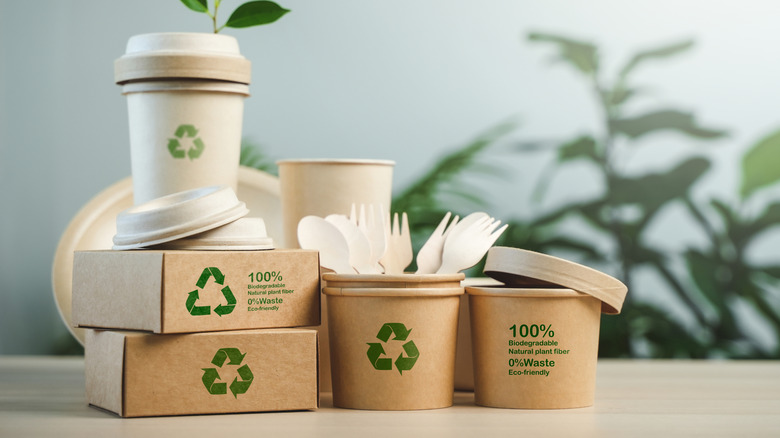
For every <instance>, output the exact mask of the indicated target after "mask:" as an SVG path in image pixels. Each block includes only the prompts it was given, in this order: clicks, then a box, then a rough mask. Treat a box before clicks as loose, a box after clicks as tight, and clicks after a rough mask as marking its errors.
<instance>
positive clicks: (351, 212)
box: [349, 202, 358, 225]
mask: <svg viewBox="0 0 780 438" xmlns="http://www.w3.org/2000/svg"><path fill="white" fill-rule="evenodd" d="M349 221H350V222H352V223H353V224H355V225H357V224H358V218H357V214H356V213H355V203H354V202H353V203H352V207H351V208H350V209H349Z"/></svg>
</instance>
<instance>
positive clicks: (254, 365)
mask: <svg viewBox="0 0 780 438" xmlns="http://www.w3.org/2000/svg"><path fill="white" fill-rule="evenodd" d="M317 357H318V351H317V332H316V331H315V330H308V329H263V330H245V331H232V332H217V333H194V334H182V335H153V334H147V333H138V332H119V331H102V330H87V335H86V342H85V374H86V389H87V402H88V403H89V404H90V405H92V406H95V407H98V408H101V409H104V410H107V411H111V412H114V413H116V414H118V415H119V416H122V417H148V416H162V415H189V414H225V413H237V412H265V411H292V410H309V409H316V408H318V407H319V388H318V368H317V365H318V363H317Z"/></svg>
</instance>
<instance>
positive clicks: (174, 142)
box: [168, 125, 206, 160]
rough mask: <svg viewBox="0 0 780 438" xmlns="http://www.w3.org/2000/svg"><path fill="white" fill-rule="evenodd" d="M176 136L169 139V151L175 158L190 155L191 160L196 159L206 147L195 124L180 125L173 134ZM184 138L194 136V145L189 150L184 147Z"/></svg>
mask: <svg viewBox="0 0 780 438" xmlns="http://www.w3.org/2000/svg"><path fill="white" fill-rule="evenodd" d="M173 135H175V137H174V138H169V139H168V151H169V152H170V153H171V156H172V157H173V158H184V157H185V156H189V157H190V160H194V159H196V158H198V157H200V154H202V153H203V149H206V145H204V144H203V140H201V139H200V137H198V136H197V135H198V130H197V129H195V126H193V125H179V127H178V128H176V132H175V133H174V134H173ZM184 138H192V139H194V140H192V146H191V147H190V148H189V149H188V150H186V151H185V150H184V149H182V146H181V140H182V139H184Z"/></svg>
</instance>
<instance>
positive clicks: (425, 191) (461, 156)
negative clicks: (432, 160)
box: [392, 122, 516, 219]
mask: <svg viewBox="0 0 780 438" xmlns="http://www.w3.org/2000/svg"><path fill="white" fill-rule="evenodd" d="M515 127H516V123H514V122H509V123H504V124H501V125H499V126H497V127H495V128H493V129H492V130H490V131H489V132H488V133H486V134H484V135H482V136H480V137H479V138H477V139H476V140H474V141H472V142H471V143H469V144H467V145H466V146H464V147H462V148H460V149H457V150H455V151H454V152H451V153H449V154H447V155H446V156H444V157H442V158H441V159H440V160H439V161H438V162H437V163H436V165H434V166H433V168H432V169H431V170H429V171H428V172H427V173H425V174H424V175H423V176H421V177H420V178H418V179H417V180H415V181H413V182H412V183H411V184H410V185H409V186H408V187H407V188H406V189H405V190H403V191H401V192H400V194H399V195H397V196H395V197H393V201H392V204H393V209H394V210H396V211H406V212H407V213H409V216H410V217H411V216H412V212H414V214H417V212H418V211H426V210H431V209H438V210H442V211H446V210H448V209H451V208H452V207H451V206H448V208H446V209H445V208H444V206H440V205H438V202H437V198H438V196H439V195H440V194H441V193H443V192H445V191H449V192H450V193H453V192H458V195H459V196H461V197H462V195H463V191H462V190H461V189H462V188H465V189H471V190H473V187H471V186H469V185H467V184H462V183H460V180H459V178H458V176H460V175H461V173H462V172H464V171H466V170H467V169H468V170H475V168H476V169H477V170H479V169H482V170H483V172H484V173H487V174H495V173H496V172H498V168H497V167H496V166H491V167H490V168H488V169H485V168H481V167H480V165H479V163H478V161H477V159H478V157H479V156H480V155H481V153H482V152H483V151H484V150H485V149H486V148H487V147H488V146H490V145H491V144H493V143H494V142H495V141H497V140H498V139H499V138H501V137H503V136H505V135H506V134H508V133H509V132H511V131H512V130H514V129H515ZM440 219H441V218H440Z"/></svg>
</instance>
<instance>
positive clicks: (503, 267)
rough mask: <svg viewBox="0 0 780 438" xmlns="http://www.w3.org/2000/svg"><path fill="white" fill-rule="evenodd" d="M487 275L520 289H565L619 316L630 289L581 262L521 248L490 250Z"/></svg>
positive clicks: (486, 262) (604, 311) (496, 248)
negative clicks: (585, 297) (595, 301)
mask: <svg viewBox="0 0 780 438" xmlns="http://www.w3.org/2000/svg"><path fill="white" fill-rule="evenodd" d="M484 272H485V275H487V276H489V277H491V278H494V279H496V280H498V281H501V282H502V283H504V284H505V285H507V286H510V287H517V288H544V287H551V288H554V287H557V288H560V287H564V288H567V289H572V290H575V291H577V292H582V293H586V294H588V295H591V296H593V297H595V298H598V299H599V300H601V311H602V312H603V313H608V314H618V313H620V310H621V308H622V307H623V301H624V300H625V298H626V293H627V292H628V288H627V287H626V285H625V284H623V283H622V282H621V281H620V280H618V279H616V278H614V277H611V276H609V275H607V274H605V273H603V272H600V271H597V270H595V269H593V268H589V267H587V266H584V265H580V264H578V263H574V262H571V261H568V260H564V259H561V258H558V257H554V256H551V255H547V254H541V253H538V252H533V251H527V250H523V249H519V248H509V247H504V246H496V247H493V248H490V250H489V251H488V255H487V260H486V261H485V270H484Z"/></svg>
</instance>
